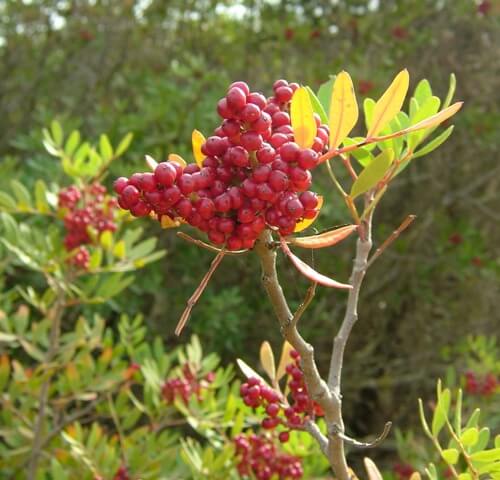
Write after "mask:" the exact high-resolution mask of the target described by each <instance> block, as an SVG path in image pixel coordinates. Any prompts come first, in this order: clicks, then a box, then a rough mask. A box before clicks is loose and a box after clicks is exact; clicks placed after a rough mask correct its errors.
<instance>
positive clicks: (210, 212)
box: [197, 198, 302, 220]
mask: <svg viewBox="0 0 500 480" xmlns="http://www.w3.org/2000/svg"><path fill="white" fill-rule="evenodd" d="M301 205H302V204H301ZM197 210H198V212H199V213H200V215H201V218H203V219H205V220H208V219H209V218H212V217H213V216H214V214H215V205H214V202H213V201H212V200H210V199H209V198H202V199H201V200H200V203H199V205H198V208H197Z"/></svg>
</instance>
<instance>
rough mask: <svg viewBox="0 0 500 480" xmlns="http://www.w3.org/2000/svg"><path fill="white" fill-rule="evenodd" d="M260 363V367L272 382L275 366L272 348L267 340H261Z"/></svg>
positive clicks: (273, 380) (274, 378)
mask: <svg viewBox="0 0 500 480" xmlns="http://www.w3.org/2000/svg"><path fill="white" fill-rule="evenodd" d="M260 363H261V365H262V368H263V369H264V371H265V372H266V373H267V376H268V377H269V379H270V380H271V383H274V382H275V380H276V366H275V362H274V354H273V349H272V348H271V344H270V343H269V342H267V341H266V342H262V345H261V346H260Z"/></svg>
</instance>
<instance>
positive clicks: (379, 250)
mask: <svg viewBox="0 0 500 480" xmlns="http://www.w3.org/2000/svg"><path fill="white" fill-rule="evenodd" d="M416 218H417V216H416V215H408V216H407V217H406V218H405V219H404V220H403V222H402V223H401V225H400V226H399V227H398V228H397V229H396V230H394V231H393V232H392V233H391V234H390V235H389V236H388V237H387V238H386V239H385V241H384V242H383V243H382V245H380V247H378V248H377V250H375V253H374V254H373V255H372V257H371V258H370V260H369V261H368V264H367V266H366V268H367V269H368V268H370V267H371V266H372V265H373V262H374V261H375V260H377V258H378V257H380V255H382V253H384V250H385V249H386V248H387V247H389V245H391V244H392V243H393V242H394V241H395V240H396V239H397V238H398V237H399V236H400V235H401V233H402V232H404V231H405V230H406V229H407V228H408V227H409V226H410V225H411V224H412V223H413V221H414V220H415V219H416Z"/></svg>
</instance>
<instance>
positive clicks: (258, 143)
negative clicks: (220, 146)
mask: <svg viewBox="0 0 500 480" xmlns="http://www.w3.org/2000/svg"><path fill="white" fill-rule="evenodd" d="M240 142H241V146H242V147H243V148H244V149H245V150H248V151H255V150H259V148H260V147H262V137H261V136H260V135H259V134H258V133H257V132H251V131H250V132H245V133H242V134H241V137H240ZM240 166H245V165H240Z"/></svg>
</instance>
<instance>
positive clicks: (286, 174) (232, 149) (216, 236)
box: [114, 80, 329, 250]
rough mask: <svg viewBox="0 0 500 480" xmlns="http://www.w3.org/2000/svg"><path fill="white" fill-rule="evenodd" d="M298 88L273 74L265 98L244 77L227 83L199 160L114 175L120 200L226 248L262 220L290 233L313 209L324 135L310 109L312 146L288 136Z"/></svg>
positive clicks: (245, 240)
mask: <svg viewBox="0 0 500 480" xmlns="http://www.w3.org/2000/svg"><path fill="white" fill-rule="evenodd" d="M297 88H298V85H297V84H295V83H290V84H289V83H288V82H287V81H286V80H278V81H276V82H275V83H274V86H273V89H274V95H273V96H272V97H270V98H266V97H264V96H263V95H262V94H260V93H257V92H250V89H249V87H248V85H247V84H246V83H244V82H235V83H233V84H231V85H230V87H229V89H228V91H227V94H226V96H225V97H224V98H222V99H221V100H220V101H219V102H218V104H217V112H218V113H219V115H220V116H221V117H222V118H223V121H222V123H221V125H220V126H219V127H217V128H216V129H215V131H214V133H213V135H212V136H211V137H209V138H207V139H206V141H205V143H204V144H203V145H202V146H201V152H202V154H203V155H204V156H205V158H204V159H203V162H202V164H201V166H198V165H197V164H189V165H187V166H185V167H182V166H181V165H179V164H178V163H176V162H172V161H167V162H162V163H160V164H158V166H156V168H155V170H154V172H152V173H151V172H148V173H134V174H133V175H132V176H131V177H130V178H125V177H120V178H118V179H117V180H116V181H115V186H114V188H115V191H116V193H117V194H118V196H119V197H118V203H119V205H120V206H121V207H122V208H124V209H126V210H130V212H131V213H132V215H135V216H138V217H140V216H146V215H149V214H150V213H151V212H154V214H155V215H156V216H157V218H158V219H159V220H161V218H162V216H164V215H167V216H168V217H170V218H171V219H173V218H180V219H182V220H183V221H185V222H187V223H189V224H190V225H192V226H194V227H197V228H198V229H200V230H201V231H203V232H206V233H207V234H208V238H209V240H210V241H211V242H212V243H214V244H216V245H226V247H227V248H228V249H229V250H240V249H247V248H252V247H253V245H254V243H255V240H256V239H257V237H258V236H259V234H260V233H261V232H262V230H264V228H266V226H270V227H272V228H274V229H275V230H278V231H279V232H280V233H281V234H282V235H289V234H291V233H292V232H293V231H294V229H295V226H296V224H297V222H299V221H301V220H303V219H306V218H314V216H315V215H316V213H317V207H318V198H317V196H316V194H315V193H313V192H311V191H309V188H310V186H311V170H312V169H314V168H315V167H316V166H317V165H318V162H319V157H320V154H321V153H322V152H323V151H324V150H325V146H327V145H328V135H329V131H328V127H327V126H326V125H321V121H320V118H319V116H317V115H316V116H315V120H316V125H317V136H316V138H315V139H314V143H313V145H312V146H311V148H300V147H299V146H298V145H297V143H295V142H294V135H293V129H292V127H291V121H290V114H289V109H290V101H291V99H292V96H293V93H294V91H295V90H296V89H297Z"/></svg>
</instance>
